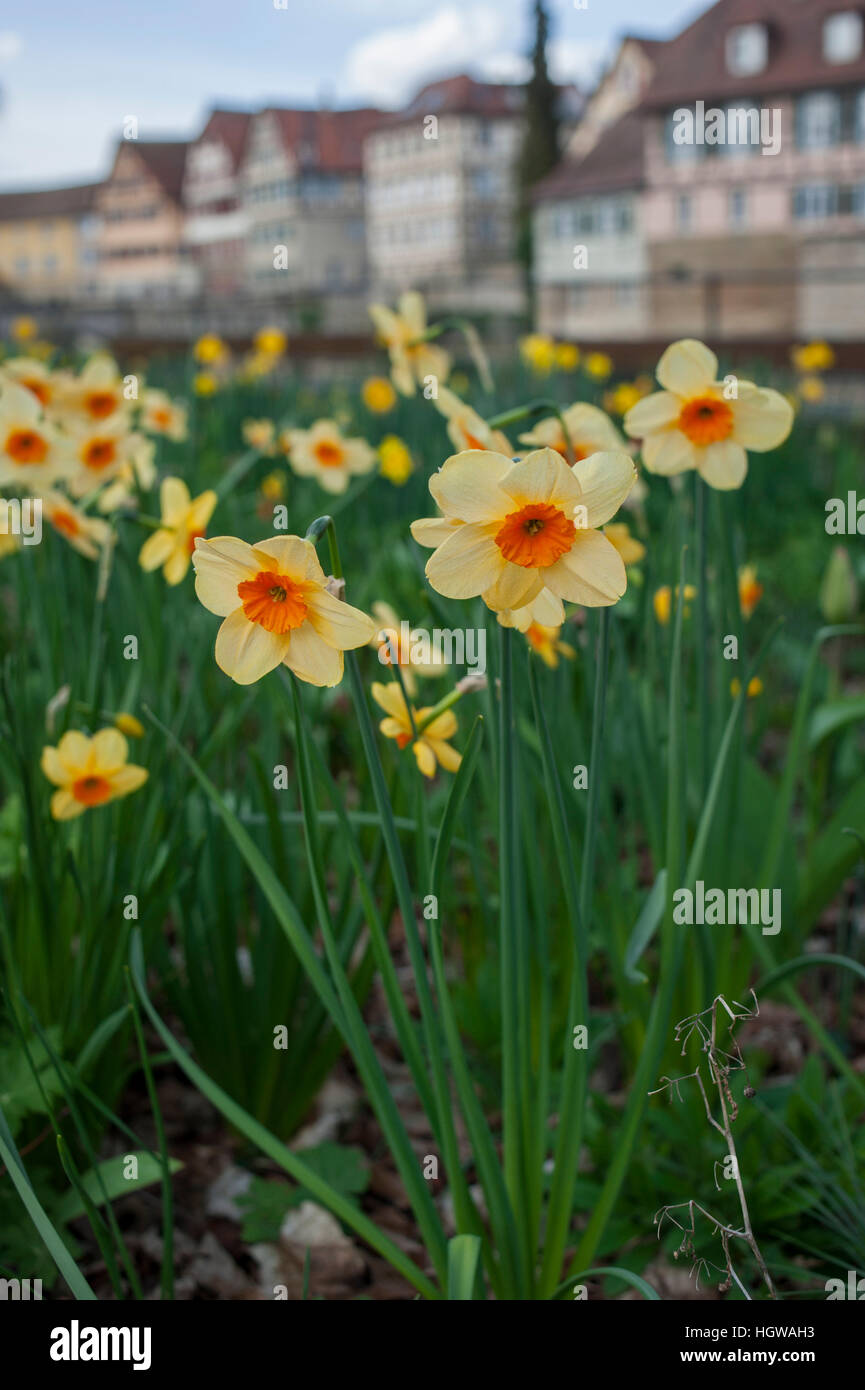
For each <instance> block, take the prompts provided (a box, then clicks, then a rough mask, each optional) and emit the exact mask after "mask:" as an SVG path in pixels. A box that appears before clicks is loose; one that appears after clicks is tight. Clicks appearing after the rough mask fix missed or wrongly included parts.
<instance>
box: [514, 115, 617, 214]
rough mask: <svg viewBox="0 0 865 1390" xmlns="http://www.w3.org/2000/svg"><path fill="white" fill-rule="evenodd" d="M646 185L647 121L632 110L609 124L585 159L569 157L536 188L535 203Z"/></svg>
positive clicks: (534, 191) (534, 190) (533, 196)
mask: <svg viewBox="0 0 865 1390" xmlns="http://www.w3.org/2000/svg"><path fill="white" fill-rule="evenodd" d="M642 184H643V120H642V118H641V117H640V116H638V115H637V114H635V113H634V112H632V111H629V112H628V113H627V114H626V115H624V116H622V117H621V119H620V120H618V121H616V122H615V123H614V124H613V125H611V126H609V127H608V128H607V129H606V130H605V131H603V132H602V134H601V135H600V136H599V138H598V141H597V143H596V144H595V145H593V146H592V148H591V149H590V150H589V151H588V152H587V153H586V154H585V155H583V157H582V159H565V160H562V162H561V163H560V164H557V165H556V167H555V169H553V170H551V172H550V173H549V174H547V176H546V178H545V179H541V181H540V182H539V183H536V184H535V186H534V188H533V189H532V198H533V200H534V201H535V202H539V203H547V202H555V201H556V200H557V199H561V198H572V197H575V196H577V195H580V194H590V193H615V192H619V191H621V190H623V189H626V188H640V187H642Z"/></svg>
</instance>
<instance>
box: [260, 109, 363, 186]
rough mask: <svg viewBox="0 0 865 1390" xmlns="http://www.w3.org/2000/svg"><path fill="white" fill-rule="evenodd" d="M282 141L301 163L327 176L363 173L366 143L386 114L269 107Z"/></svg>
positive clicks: (268, 112) (361, 110) (268, 111)
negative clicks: (364, 146) (363, 154)
mask: <svg viewBox="0 0 865 1390" xmlns="http://www.w3.org/2000/svg"><path fill="white" fill-rule="evenodd" d="M267 114H269V115H271V116H274V117H275V118H276V121H277V124H278V126H279V129H280V132H281V134H282V139H283V142H284V144H285V146H286V148H287V149H288V150H290V152H291V154H292V155H293V156H294V158H295V159H297V160H298V162H299V163H300V164H301V165H302V166H304V167H306V168H310V169H320V170H322V171H323V172H324V173H355V172H356V173H360V171H361V169H362V167H363V158H362V152H363V142H364V140H365V138H366V136H367V135H368V134H369V132H370V131H371V130H374V129H375V127H376V126H377V125H378V124H379V123H380V122H381V120H382V119H383V114H384V113H383V112H381V111H378V110H376V108H375V107H372V106H365V107H361V108H359V109H358V110H356V111H309V110H297V109H293V110H285V109H281V108H277V107H269V108H268V110H267Z"/></svg>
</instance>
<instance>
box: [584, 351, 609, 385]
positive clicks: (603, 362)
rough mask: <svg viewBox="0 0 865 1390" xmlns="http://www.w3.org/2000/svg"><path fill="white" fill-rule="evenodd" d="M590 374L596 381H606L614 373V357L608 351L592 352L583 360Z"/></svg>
mask: <svg viewBox="0 0 865 1390" xmlns="http://www.w3.org/2000/svg"><path fill="white" fill-rule="evenodd" d="M583 366H584V367H585V369H586V371H587V373H588V375H589V376H591V377H594V379H595V381H606V379H607V377H608V376H610V375H612V371H613V359H612V357H609V356H608V355H607V353H606V352H590V353H589V354H588V356H587V357H586V358H585V360H584V362H583Z"/></svg>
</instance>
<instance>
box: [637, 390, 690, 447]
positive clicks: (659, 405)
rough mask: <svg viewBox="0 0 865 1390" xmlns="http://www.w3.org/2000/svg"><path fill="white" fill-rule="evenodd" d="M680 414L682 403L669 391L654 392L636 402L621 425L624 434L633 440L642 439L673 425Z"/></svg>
mask: <svg viewBox="0 0 865 1390" xmlns="http://www.w3.org/2000/svg"><path fill="white" fill-rule="evenodd" d="M681 413H682V402H681V400H680V399H679V397H678V396H674V395H672V394H671V393H670V392H669V391H655V393H654V394H653V395H651V396H645V397H644V398H643V400H641V401H637V403H636V405H632V406H631V409H630V410H629V411H628V413H627V415H626V416H625V418H624V420H623V421H622V424H623V426H624V430H625V434H629V435H631V437H632V438H633V439H643V438H644V437H645V436H646V435H647V434H656V433H657V431H658V430H665V429H667V427H668V426H669V425H673V424H675V422H676V421H677V420H678V418H679V416H680V415H681Z"/></svg>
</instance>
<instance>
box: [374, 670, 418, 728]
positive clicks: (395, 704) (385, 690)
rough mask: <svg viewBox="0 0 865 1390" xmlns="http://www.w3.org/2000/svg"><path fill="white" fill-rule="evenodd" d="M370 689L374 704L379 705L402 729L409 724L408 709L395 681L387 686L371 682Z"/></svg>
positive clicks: (382, 683) (381, 682) (378, 682)
mask: <svg viewBox="0 0 865 1390" xmlns="http://www.w3.org/2000/svg"><path fill="white" fill-rule="evenodd" d="M370 688H371V691H372V698H373V699H374V700H375V702H376V704H377V705H380V706H381V708H382V709H383V710H385V711H386V713H387V714H389V715H391V717H392V718H393V719H396V720H397V722H398V723H399V725H400V727H401V728H404V727H405V726H406V725H407V724H408V722H409V718H408V707H407V705H406V702H405V696H404V695H403V693H402V690H401V689H400V687H399V686H398V685H397V683H396V681H390V682H389V683H388V684H387V685H385V684H384V682H383V681H373V683H372V686H371V687H370Z"/></svg>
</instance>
